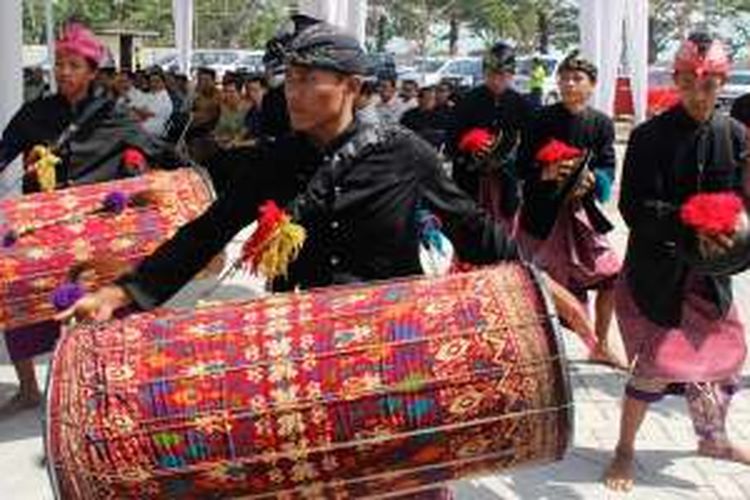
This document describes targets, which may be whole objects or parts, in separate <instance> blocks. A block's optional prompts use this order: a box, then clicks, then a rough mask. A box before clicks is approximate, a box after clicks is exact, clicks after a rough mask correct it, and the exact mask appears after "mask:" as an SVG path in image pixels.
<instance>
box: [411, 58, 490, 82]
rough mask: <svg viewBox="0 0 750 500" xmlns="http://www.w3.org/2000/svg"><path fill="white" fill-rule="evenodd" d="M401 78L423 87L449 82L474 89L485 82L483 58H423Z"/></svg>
mask: <svg viewBox="0 0 750 500" xmlns="http://www.w3.org/2000/svg"><path fill="white" fill-rule="evenodd" d="M401 78H402V79H409V80H415V81H417V82H418V83H419V84H420V85H423V86H424V85H437V84H438V83H440V82H442V81H446V80H447V81H451V82H454V83H458V84H459V85H461V86H467V87H474V86H476V85H479V84H480V83H482V81H484V74H483V72H482V58H481V57H454V58H451V59H440V58H423V59H421V60H418V61H417V64H416V66H415V67H414V69H413V70H412V71H409V72H406V73H403V74H402V75H401Z"/></svg>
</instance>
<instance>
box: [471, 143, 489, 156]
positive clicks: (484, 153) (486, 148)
mask: <svg viewBox="0 0 750 500" xmlns="http://www.w3.org/2000/svg"><path fill="white" fill-rule="evenodd" d="M491 151H492V142H491V141H487V142H486V143H484V144H483V145H482V147H481V148H480V149H479V150H477V151H475V152H474V157H475V158H476V159H477V160H484V159H485V158H487V155H489V154H490V152H491Z"/></svg>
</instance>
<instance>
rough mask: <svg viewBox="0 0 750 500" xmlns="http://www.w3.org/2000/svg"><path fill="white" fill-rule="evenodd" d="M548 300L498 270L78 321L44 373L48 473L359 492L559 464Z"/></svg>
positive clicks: (555, 354) (143, 491)
mask: <svg viewBox="0 0 750 500" xmlns="http://www.w3.org/2000/svg"><path fill="white" fill-rule="evenodd" d="M545 297H546V296H545V295H544V294H543V292H542V289H541V288H540V284H539V281H538V280H537V277H536V275H535V274H534V273H533V272H532V271H531V269H530V268H527V267H525V266H524V265H521V264H504V265H501V266H498V267H492V268H486V269H481V270H478V271H473V272H467V273H462V274H451V275H448V276H444V277H440V278H432V279H431V278H424V277H422V278H414V279H402V280H395V281H388V282H382V283H375V284H368V285H358V286H347V287H333V288H328V289H321V290H314V291H310V292H306V293H296V294H295V293H290V294H282V295H275V296H270V297H267V298H263V299H259V300H255V301H251V302H242V303H229V304H224V305H219V306H211V307H206V308H203V309H197V310H193V311H179V312H178V311H168V310H158V311H155V312H151V313H147V314H140V315H133V316H130V317H129V318H127V319H125V320H121V321H113V322H111V323H108V324H106V325H101V326H94V325H89V326H86V325H83V326H80V327H78V328H77V329H75V330H73V331H69V332H66V333H65V334H64V335H63V337H62V339H61V340H60V342H59V344H58V347H57V351H56V353H55V357H54V360H53V363H52V367H51V370H52V375H51V378H50V386H49V388H48V397H49V401H48V413H47V425H48V429H47V433H48V434H47V446H48V450H47V451H48V463H49V465H50V473H51V475H52V478H53V483H54V484H55V485H57V486H58V487H59V488H60V491H61V492H62V493H63V497H64V498H66V499H67V498H70V499H84V498H85V499H89V500H94V499H105V498H106V499H109V498H112V499H114V498H139V499H151V498H153V499H156V498H159V499H162V498H189V499H202V498H226V497H233V496H240V495H245V496H246V498H320V497H325V498H357V497H365V496H369V495H382V494H384V493H389V494H395V493H399V492H409V491H419V490H420V488H423V487H424V486H426V485H427V486H438V485H439V484H441V483H443V482H446V481H450V480H453V479H456V478H462V477H466V476H467V475H475V474H480V473H482V472H487V471H492V470H497V469H503V468H509V467H515V466H520V465H526V464H532V463H544V462H549V461H553V460H557V459H560V458H561V457H562V456H563V454H564V452H565V450H566V448H567V444H568V441H569V438H570V435H571V432H572V430H571V427H572V419H571V400H570V392H569V388H568V385H567V378H566V373H567V368H566V362H565V359H564V355H563V353H562V352H561V351H560V349H561V345H560V342H559V338H558V329H557V322H556V320H555V318H554V316H553V314H552V312H551V310H550V309H549V305H548V304H549V302H548V301H547V300H546V298H545ZM243 498H245V497H244V496H243Z"/></svg>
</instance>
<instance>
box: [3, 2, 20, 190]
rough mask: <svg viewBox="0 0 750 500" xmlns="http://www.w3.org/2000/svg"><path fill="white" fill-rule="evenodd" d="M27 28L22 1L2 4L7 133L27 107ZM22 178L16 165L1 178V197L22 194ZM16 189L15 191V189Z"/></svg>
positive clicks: (4, 112) (4, 99) (17, 164)
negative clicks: (25, 95)
mask: <svg viewBox="0 0 750 500" xmlns="http://www.w3.org/2000/svg"><path fill="white" fill-rule="evenodd" d="M22 50H23V24H22V0H2V1H0V68H2V69H3V77H2V78H0V129H5V127H6V126H7V125H8V122H9V121H10V119H11V118H12V117H13V115H14V114H15V113H16V112H17V111H18V109H19V108H20V107H21V104H22V103H23V58H22V55H21V54H22ZM19 175H21V166H20V162H18V161H16V162H15V163H14V164H13V165H12V166H10V167H8V168H6V169H5V171H3V173H2V174H0V194H2V195H6V194H10V193H9V192H8V190H9V189H10V191H11V192H12V193H13V194H16V193H19V192H20V187H16V186H14V185H15V184H17V183H16V182H14V181H15V180H17V179H18V176H19ZM11 186H13V188H11Z"/></svg>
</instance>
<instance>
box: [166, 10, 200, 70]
mask: <svg viewBox="0 0 750 500" xmlns="http://www.w3.org/2000/svg"><path fill="white" fill-rule="evenodd" d="M194 10H195V6H194V1H193V0H172V18H173V19H174V43H175V46H176V47H177V60H178V64H179V66H180V72H181V73H184V74H186V75H189V74H190V56H191V54H192V52H193V19H194Z"/></svg>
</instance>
